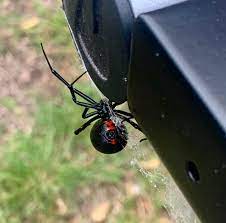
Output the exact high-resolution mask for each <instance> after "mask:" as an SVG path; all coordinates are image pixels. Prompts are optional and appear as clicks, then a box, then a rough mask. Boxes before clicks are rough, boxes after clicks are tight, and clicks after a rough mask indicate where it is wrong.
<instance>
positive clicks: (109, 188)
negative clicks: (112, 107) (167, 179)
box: [0, 0, 173, 223]
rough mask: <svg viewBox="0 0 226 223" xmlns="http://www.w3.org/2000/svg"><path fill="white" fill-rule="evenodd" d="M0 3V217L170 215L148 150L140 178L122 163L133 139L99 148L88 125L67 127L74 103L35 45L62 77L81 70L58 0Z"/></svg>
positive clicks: (72, 219) (75, 112)
mask: <svg viewBox="0 0 226 223" xmlns="http://www.w3.org/2000/svg"><path fill="white" fill-rule="evenodd" d="M0 3H1V4H0V9H1V12H2V13H1V15H0V39H1V45H0V53H1V55H0V83H1V88H0V135H1V137H0V145H1V154H0V159H1V160H0V161H1V162H0V169H1V171H0V223H6V222H7V223H17V222H23V223H30V222H32V223H36V222H37V223H38V222H46V223H52V222H55V223H56V222H57V223H61V222H62V223H80V222H81V223H83V222H85V223H89V222H109V223H111V222H112V223H121V222H122V223H124V222H129V223H138V222H139V223H140V222H141V223H146V222H153V223H155V222H156V223H170V222H171V223H172V222H173V221H172V220H170V217H169V216H168V214H167V212H166V210H165V204H164V198H163V197H164V193H165V187H164V184H163V182H161V179H162V178H161V177H159V175H158V171H157V170H158V168H159V167H160V166H161V164H160V162H159V160H158V158H156V156H155V155H154V154H153V152H150V153H149V154H148V155H147V156H146V160H143V161H141V162H140V164H139V165H140V166H141V167H142V168H143V169H142V170H145V171H150V172H148V173H151V174H150V177H149V178H148V179H149V180H147V178H145V177H144V176H143V175H144V174H143V175H142V174H140V173H139V171H137V168H136V167H137V165H136V163H135V165H134V166H135V167H134V168H133V167H132V166H131V165H130V163H131V162H132V163H133V164H134V162H137V160H138V161H139V158H140V157H139V156H141V153H140V152H138V154H137V151H135V150H136V149H137V147H135V150H134V149H133V145H134V144H136V142H130V144H132V146H130V148H127V149H126V150H125V151H123V152H121V153H119V154H117V155H114V156H105V155H102V154H100V153H98V152H96V151H95V150H94V149H93V148H92V146H91V144H90V140H89V130H87V131H86V132H85V133H84V134H82V135H81V136H79V137H75V136H74V135H73V130H74V128H76V127H78V126H79V125H81V123H82V122H81V109H80V108H77V107H76V106H74V104H73V103H72V101H71V99H70V96H69V94H68V92H67V91H66V90H65V88H63V86H60V83H59V82H57V80H55V79H54V78H53V77H52V76H51V74H50V73H49V70H48V67H47V65H46V63H45V60H44V58H43V55H42V54H41V50H40V46H39V44H40V42H41V41H42V42H43V43H44V46H45V48H46V51H47V52H48V55H49V57H50V58H51V61H52V62H53V63H54V66H55V67H57V68H58V69H59V70H60V72H61V73H63V74H64V76H65V77H66V79H67V80H72V79H73V78H75V77H76V74H80V73H81V72H82V71H83V68H82V67H81V65H80V63H79V58H78V57H76V54H75V50H74V47H73V44H72V42H71V37H70V34H69V31H68V29H67V26H66V23H65V20H64V15H63V13H62V11H61V9H60V5H61V3H60V1H53V0H52V1H51V0H46V1H44V0H43V1H35V0H33V1H24V2H23V1H17V0H0ZM91 86H92V85H91V84H90V82H89V81H88V79H87V78H83V80H82V81H81V82H80V85H79V88H80V89H82V90H83V91H85V92H86V93H88V94H89V95H91V96H92V97H99V95H97V93H96V91H95V89H92V88H91ZM134 134H136V133H134ZM137 137H138V136H137ZM134 138H135V139H138V138H136V137H134ZM147 146H148V145H147V143H144V145H143V147H142V146H141V147H142V148H143V150H144V151H146V150H148V149H147Z"/></svg>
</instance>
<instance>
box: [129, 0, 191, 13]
mask: <svg viewBox="0 0 226 223" xmlns="http://www.w3.org/2000/svg"><path fill="white" fill-rule="evenodd" d="M128 1H129V2H130V6H131V8H132V11H133V14H134V16H135V17H137V16H139V15H140V14H142V13H146V12H151V11H155V10H158V9H161V8H166V7H169V6H171V5H175V4H178V3H181V2H184V1H187V0H128Z"/></svg>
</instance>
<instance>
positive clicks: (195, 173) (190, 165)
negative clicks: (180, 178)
mask: <svg viewBox="0 0 226 223" xmlns="http://www.w3.org/2000/svg"><path fill="white" fill-rule="evenodd" d="M186 173H187V175H188V178H189V179H190V180H191V181H192V182H194V183H198V182H199V181H200V174H199V170H198V167H197V165H196V164H195V163H194V162H192V161H188V162H187V163H186Z"/></svg>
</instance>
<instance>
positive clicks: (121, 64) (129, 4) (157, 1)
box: [63, 0, 185, 103]
mask: <svg viewBox="0 0 226 223" xmlns="http://www.w3.org/2000/svg"><path fill="white" fill-rule="evenodd" d="M183 1H185V0H63V8H64V11H65V14H66V18H67V20H68V24H69V27H70V30H71V33H72V36H73V38H74V41H75V44H76V46H77V48H78V50H79V52H80V55H81V57H82V59H83V61H84V64H85V66H86V68H87V70H88V72H89V74H90V76H91V78H92V80H93V81H94V83H95V84H96V85H97V87H98V88H99V90H100V91H101V92H102V93H103V94H104V95H105V96H106V97H107V98H109V99H110V100H112V101H115V102H117V103H123V102H125V101H126V100H127V77H128V70H129V63H130V56H131V52H130V49H131V32H132V29H133V23H134V20H135V17H136V16H138V15H139V14H141V13H144V12H147V11H153V10H157V9H159V8H163V7H169V6H171V5H174V4H177V3H181V2H183Z"/></svg>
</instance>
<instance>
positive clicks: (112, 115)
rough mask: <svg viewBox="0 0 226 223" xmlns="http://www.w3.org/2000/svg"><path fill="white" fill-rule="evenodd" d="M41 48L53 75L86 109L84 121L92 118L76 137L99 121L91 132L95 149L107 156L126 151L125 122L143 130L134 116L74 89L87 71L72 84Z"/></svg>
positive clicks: (76, 133)
mask: <svg viewBox="0 0 226 223" xmlns="http://www.w3.org/2000/svg"><path fill="white" fill-rule="evenodd" d="M41 48H42V51H43V54H44V56H45V59H46V61H47V63H48V65H49V68H50V70H51V72H52V74H53V75H55V76H56V77H57V78H58V79H59V80H60V81H62V82H63V83H64V84H65V85H66V86H67V87H68V89H69V90H70V93H71V95H72V100H73V101H74V103H75V104H77V105H80V106H82V107H85V109H84V111H83V113H82V118H83V119H87V118H90V119H89V120H88V121H87V122H86V123H85V124H83V125H82V126H81V127H80V128H79V129H77V130H75V131H74V133H75V135H78V134H79V133H80V132H82V131H83V130H84V129H85V128H86V127H88V126H89V125H90V124H91V123H92V122H94V121H96V120H98V119H99V120H98V121H97V122H96V123H95V124H94V126H93V127H92V130H91V132H90V138H91V142H92V144H93V146H94V147H95V149H96V150H98V151H99V152H102V153H105V154H113V153H117V152H119V151H121V150H122V149H124V148H125V146H126V144H127V140H128V133H127V129H126V127H125V125H124V122H125V121H126V122H128V123H129V124H130V125H132V126H133V127H134V128H135V129H138V130H140V131H141V128H140V127H139V126H138V125H137V124H136V123H135V122H133V121H131V119H133V115H132V114H130V113H128V112H125V111H121V110H117V109H115V108H116V106H117V105H118V104H117V103H114V102H111V101H109V100H108V99H102V100H100V102H96V101H95V100H93V99H92V98H90V97H89V96H88V95H86V94H84V93H82V92H81V91H79V90H78V89H76V88H74V87H73V85H74V84H75V83H76V82H77V81H78V80H79V79H80V78H81V77H82V76H83V75H84V74H85V73H87V71H86V72H84V73H83V74H81V75H80V76H79V77H77V78H76V79H75V80H74V81H73V82H72V83H71V84H70V83H68V82H67V81H66V80H65V79H64V78H63V77H62V76H61V75H60V74H59V73H58V72H57V71H56V70H55V69H53V67H52V66H51V64H50V62H49V59H48V57H47V55H46V52H45V50H44V48H43V45H42V43H41ZM77 96H80V97H81V98H82V99H83V100H85V101H86V102H81V101H78V100H77ZM90 109H93V110H95V111H92V112H89V110H90ZM88 112H89V113H88ZM91 117H92V118H91Z"/></svg>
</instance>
